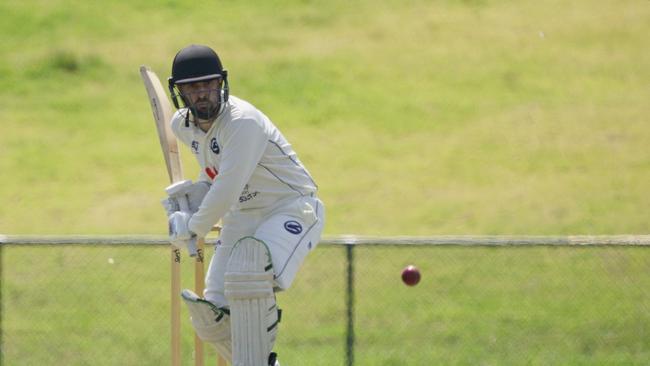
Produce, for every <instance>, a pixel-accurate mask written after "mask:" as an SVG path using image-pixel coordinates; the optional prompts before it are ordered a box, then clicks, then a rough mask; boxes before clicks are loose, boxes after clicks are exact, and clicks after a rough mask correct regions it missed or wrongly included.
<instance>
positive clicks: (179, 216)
mask: <svg viewBox="0 0 650 366" xmlns="http://www.w3.org/2000/svg"><path fill="white" fill-rule="evenodd" d="M191 217H192V215H191V214H189V213H187V212H183V211H176V212H173V213H172V214H171V215H169V242H170V243H171V244H172V245H173V246H175V247H176V248H179V249H188V251H190V252H191V251H192V247H193V243H194V241H195V240H196V234H194V233H193V232H191V231H190V229H189V227H188V223H189V221H190V218H191ZM194 250H195V251H196V247H195V246H194ZM190 254H191V253H190Z"/></svg>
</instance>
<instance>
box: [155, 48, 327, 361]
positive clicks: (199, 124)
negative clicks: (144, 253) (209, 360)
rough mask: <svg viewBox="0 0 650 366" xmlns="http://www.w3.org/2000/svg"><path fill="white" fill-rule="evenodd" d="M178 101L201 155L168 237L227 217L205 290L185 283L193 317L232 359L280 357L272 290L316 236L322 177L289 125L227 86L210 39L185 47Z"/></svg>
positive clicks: (179, 130)
mask: <svg viewBox="0 0 650 366" xmlns="http://www.w3.org/2000/svg"><path fill="white" fill-rule="evenodd" d="M169 90H170V93H171V98H172V101H173V103H174V105H175V106H176V108H177V109H178V110H177V111H176V113H175V114H174V116H173V117H172V121H171V126H172V130H173V131H174V134H175V135H176V136H177V137H178V139H179V140H180V141H182V142H183V143H184V144H186V145H187V146H188V147H189V148H190V150H191V151H192V153H193V154H194V156H195V157H196V159H197V161H198V163H199V165H200V168H201V173H200V177H199V180H198V181H197V182H196V183H193V184H192V185H191V186H189V187H188V188H187V191H186V192H184V193H185V196H186V197H187V198H188V201H189V205H188V206H189V209H187V208H186V209H185V210H181V207H182V205H180V204H179V202H178V198H176V197H177V196H173V197H168V198H167V199H166V200H164V201H163V204H164V206H165V208H166V210H167V214H168V216H169V227H170V241H171V243H172V244H173V245H174V246H176V247H178V248H181V249H184V248H187V247H188V245H189V244H190V242H191V241H192V240H195V239H196V238H197V237H205V236H206V235H207V234H208V232H210V230H211V228H212V227H213V226H214V225H215V224H216V223H217V222H218V221H219V220H222V230H221V234H220V236H219V239H218V241H217V242H216V246H215V253H214V256H213V257H212V259H211V261H210V266H209V268H208V272H207V276H206V281H205V292H204V293H203V294H195V293H193V292H192V291H190V290H184V291H183V293H182V298H183V300H184V302H185V303H186V304H187V306H188V308H189V312H190V315H191V318H192V325H193V327H194V329H195V330H196V333H197V334H198V335H199V337H200V338H201V339H202V340H203V341H204V342H207V343H209V344H211V345H213V346H214V347H215V348H216V349H217V351H218V352H219V353H220V354H221V355H222V356H223V357H224V358H226V359H228V360H230V361H231V364H232V365H233V366H267V365H271V366H275V365H279V363H277V355H276V354H275V353H274V352H272V350H273V344H274V342H275V338H276V334H277V331H278V323H279V321H280V311H279V309H278V307H277V305H276V300H275V292H276V291H282V290H286V289H288V288H289V287H290V286H291V283H292V282H293V280H294V279H295V277H296V273H297V272H298V269H299V268H300V266H301V264H302V263H303V261H304V259H305V257H306V256H307V254H308V253H309V252H310V251H311V250H313V249H314V248H315V247H316V245H317V244H318V242H319V240H320V237H321V233H322V231H323V225H324V222H325V208H324V206H323V203H322V202H321V201H320V200H319V199H318V196H317V194H316V193H317V186H316V183H315V182H314V180H313V179H312V177H311V175H310V174H309V172H308V171H307V169H306V168H305V166H304V164H303V163H302V162H301V161H300V159H298V156H297V155H296V152H295V151H294V150H293V148H292V147H291V145H290V144H289V142H288V141H287V140H286V139H285V138H284V136H283V135H282V133H281V132H280V131H279V130H278V129H277V127H276V126H275V125H274V124H273V122H271V120H270V119H269V118H268V117H267V116H266V115H264V113H262V112H261V111H259V110H258V109H257V108H255V107H254V106H253V105H251V104H250V103H248V102H246V101H244V100H243V99H240V98H237V97H235V96H233V95H230V93H229V87H228V73H227V71H226V70H224V68H223V66H222V64H221V60H220V59H219V57H218V55H217V54H216V53H215V51H213V50H212V49H211V48H209V47H206V46H201V45H190V46H188V47H185V48H183V49H181V50H180V51H179V52H178V53H177V54H176V56H175V57H174V61H173V64H172V75H171V77H170V78H169Z"/></svg>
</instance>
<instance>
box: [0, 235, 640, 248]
mask: <svg viewBox="0 0 650 366" xmlns="http://www.w3.org/2000/svg"><path fill="white" fill-rule="evenodd" d="M1 244H12V245H30V244H31V245H56V244H60V245H75V244H77V245H88V244H97V245H169V239H168V238H167V237H166V236H160V235H123V236H119V235H110V236H108V235H106V236H101V235H66V236H56V235H0V245H1ZM321 244H324V245H449V246H526V245H532V246H574V245H575V246H603V245H613V246H650V235H563V236H562V235H557V236H548V235H539V236H535V235H437V236H422V237H419V236H388V237H386V236H384V237H372V236H358V235H341V236H330V237H325V238H323V240H322V242H321Z"/></svg>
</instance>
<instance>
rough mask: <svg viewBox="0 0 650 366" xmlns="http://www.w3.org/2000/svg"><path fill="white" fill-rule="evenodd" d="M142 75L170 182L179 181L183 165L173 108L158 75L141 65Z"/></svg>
mask: <svg viewBox="0 0 650 366" xmlns="http://www.w3.org/2000/svg"><path fill="white" fill-rule="evenodd" d="M140 76H141V77H142V81H143V82H144V85H145V88H146V89H147V95H148V96H149V103H150V104H151V111H152V112H153V118H154V120H155V121H156V130H157V131H158V139H159V140H160V147H161V148H162V151H163V155H164V157H165V164H166V165H167V174H168V175H169V181H170V182H172V183H173V182H177V181H179V180H182V179H183V168H182V166H181V159H180V152H179V150H178V141H177V140H176V136H174V133H173V132H172V130H171V120H172V116H173V110H172V107H171V104H170V103H169V99H167V94H166V93H165V89H164V88H163V86H162V84H161V83H160V79H159V78H158V76H157V75H156V74H155V73H154V72H153V71H151V69H149V68H148V67H147V66H140Z"/></svg>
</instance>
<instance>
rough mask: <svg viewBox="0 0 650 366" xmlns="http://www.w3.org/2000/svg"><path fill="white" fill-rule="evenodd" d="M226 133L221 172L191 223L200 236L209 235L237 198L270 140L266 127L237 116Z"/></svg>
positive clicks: (190, 226)
mask: <svg viewBox="0 0 650 366" xmlns="http://www.w3.org/2000/svg"><path fill="white" fill-rule="evenodd" d="M223 133H224V138H223V146H222V154H223V155H222V157H221V164H220V165H219V175H218V176H217V178H215V180H214V182H213V184H212V187H210V191H208V194H207V195H206V196H205V198H204V199H203V202H201V206H200V207H199V211H198V212H197V213H195V214H194V215H193V216H192V218H191V219H190V221H189V224H188V226H189V229H190V230H191V231H192V232H194V233H195V234H196V235H198V236H199V237H204V236H205V235H207V234H208V232H210V229H212V226H214V224H216V223H217V222H218V221H219V219H221V218H222V217H223V216H224V215H225V214H226V212H228V210H229V209H230V207H231V206H232V205H233V204H235V203H236V202H237V200H238V199H239V195H240V194H241V192H242V190H243V189H244V186H245V185H246V183H248V180H249V179H250V177H251V176H252V175H253V171H254V170H255V168H256V167H257V163H259V161H260V158H261V157H262V154H264V150H265V149H266V144H267V140H268V138H267V136H266V134H265V132H264V129H263V127H262V126H260V125H259V124H258V123H257V122H256V121H254V120H251V119H243V120H237V121H235V122H234V123H233V124H232V127H228V128H226V129H225V131H224V132H223Z"/></svg>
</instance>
